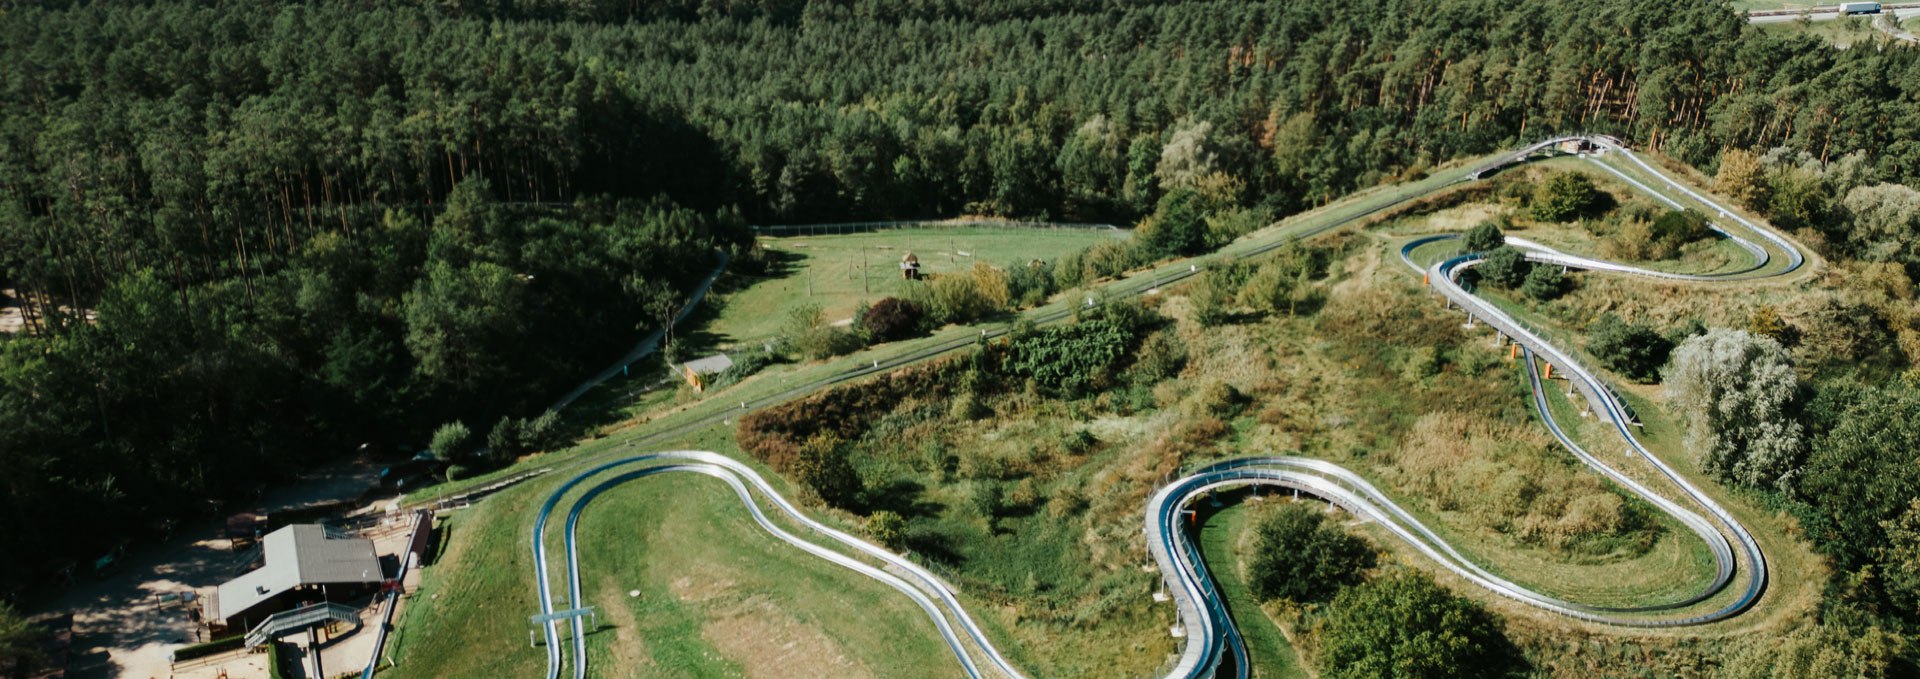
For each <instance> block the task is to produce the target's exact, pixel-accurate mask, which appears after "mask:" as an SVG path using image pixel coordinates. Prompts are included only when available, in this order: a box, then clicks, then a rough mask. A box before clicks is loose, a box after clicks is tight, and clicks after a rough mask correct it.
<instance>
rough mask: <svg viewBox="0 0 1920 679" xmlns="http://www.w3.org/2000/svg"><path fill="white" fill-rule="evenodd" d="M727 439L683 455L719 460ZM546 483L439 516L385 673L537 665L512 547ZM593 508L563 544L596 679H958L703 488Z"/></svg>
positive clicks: (527, 585)
mask: <svg viewBox="0 0 1920 679" xmlns="http://www.w3.org/2000/svg"><path fill="white" fill-rule="evenodd" d="M729 433H730V432H727V431H725V430H715V431H709V432H705V433H703V434H702V435H700V436H698V437H695V438H693V439H690V440H689V441H686V443H687V444H689V445H694V446H700V447H704V448H710V449H715V450H726V448H727V441H726V439H728V438H729V436H728V434H729ZM558 481H559V479H558V478H557V477H555V478H548V479H542V480H540V481H536V482H533V483H530V484H527V485H526V486H525V487H522V488H516V489H514V490H511V491H508V492H505V493H501V494H500V495H498V496H496V497H494V498H491V499H489V500H487V501H486V502H483V503H480V504H478V505H475V506H474V507H473V508H472V509H469V510H466V511H464V512H460V513H456V514H454V515H452V516H451V517H450V518H449V521H450V523H451V525H452V527H453V528H452V530H453V535H454V536H455V537H454V538H453V540H452V546H451V548H450V549H449V550H448V551H447V553H446V554H444V555H443V556H442V558H441V559H440V560H439V562H438V563H436V564H434V565H433V566H431V567H429V568H428V569H427V570H426V572H425V573H424V575H423V579H422V583H421V587H420V589H419V590H418V591H416V592H415V593H414V594H413V596H412V598H411V599H410V600H409V602H408V605H407V609H406V612H405V614H404V617H403V619H402V620H401V623H400V625H399V626H398V630H399V632H398V633H397V634H396V636H395V638H394V642H393V647H392V651H391V654H392V656H393V657H394V658H395V659H396V660H398V665H397V666H396V667H395V668H394V669H393V670H390V671H389V672H388V673H387V674H389V675H391V676H396V677H492V676H533V675H537V674H539V672H540V671H541V668H544V667H545V663H546V660H545V658H546V655H545V651H544V650H542V649H540V648H532V647H529V645H528V634H529V631H530V630H533V629H534V628H533V627H532V626H531V625H529V624H528V622H527V616H528V615H530V614H531V613H533V612H535V610H536V609H537V606H536V603H535V601H534V596H533V595H534V591H533V582H532V566H531V565H530V563H529V561H528V559H529V556H528V554H527V553H526V549H527V547H526V544H527V542H526V541H527V539H528V534H529V523H530V517H531V516H532V515H533V513H534V511H535V509H537V506H538V504H539V503H540V502H541V501H543V500H544V499H545V497H546V495H547V492H548V491H549V490H550V489H551V487H552V486H553V485H556V484H557V483H558ZM595 502H596V504H595V505H594V506H593V508H592V509H591V510H590V511H588V512H586V513H585V514H584V515H583V516H582V519H581V524H580V529H579V538H580V547H581V553H580V560H581V572H582V574H583V578H584V584H585V589H584V594H585V596H586V598H585V600H584V601H582V602H581V603H582V604H584V605H589V606H594V607H595V608H596V611H597V612H598V624H599V627H598V628H597V629H594V630H593V631H591V632H590V633H589V634H588V651H589V654H590V661H589V662H590V666H591V667H596V668H599V670H597V671H596V675H597V676H649V677H656V676H658V677H705V676H744V677H788V676H835V677H901V676H923V677H945V676H957V675H959V674H960V672H959V665H958V664H957V663H956V662H955V661H954V659H953V656H952V654H951V653H950V652H949V651H948V650H947V647H946V646H945V644H943V643H941V642H940V637H939V636H938V634H937V633H936V631H935V629H934V626H933V624H932V622H931V621H930V620H929V619H928V618H927V617H926V615H925V614H924V613H923V612H922V611H921V610H920V609H919V608H918V607H917V606H914V605H913V604H912V603H911V602H910V601H908V600H907V599H906V598H905V597H904V596H901V595H900V594H899V593H898V592H896V591H894V590H893V589H891V588H888V587H886V586H885V585H882V584H880V583H877V582H874V581H872V580H869V579H867V578H865V577H863V576H860V575H858V574H855V573H853V572H851V571H847V570H845V569H842V568H840V567H838V566H835V565H832V564H829V563H827V562H824V561H821V560H819V559H818V558H815V557H813V556H811V555H808V554H806V553H804V552H801V551H800V550H798V549H795V548H793V547H791V546H788V545H786V544H785V543H782V542H779V541H777V540H775V539H773V538H772V537H771V536H769V535H767V534H766V533H765V532H764V531H762V530H761V529H760V528H759V527H758V526H757V525H755V524H754V523H753V521H752V518H751V517H750V516H748V514H747V511H746V509H745V507H743V506H742V505H741V504H740V502H739V500H738V499H737V498H736V496H735V495H734V494H733V492H732V491H731V490H729V489H727V487H726V486H724V485H722V484H721V482H719V481H718V480H715V479H712V478H708V477H705V476H698V475H691V474H687V475H667V476H663V477H654V478H648V479H642V480H639V481H635V482H632V483H631V484H629V485H628V486H627V487H623V488H621V489H620V490H617V491H614V492H609V493H606V494H604V495H602V496H601V497H600V498H599V499H597V500H596V501H595ZM570 505H571V500H569V501H568V502H566V503H563V504H562V505H561V507H562V510H563V511H564V509H565V508H566V507H568V506H570ZM559 529H560V523H559V522H558V521H556V522H555V523H554V524H553V526H552V527H551V528H550V529H549V530H550V532H549V536H550V540H549V542H550V543H551V544H552V546H553V550H552V553H553V555H554V556H553V558H552V559H551V561H550V562H549V563H550V568H553V569H554V571H553V578H554V583H553V586H554V589H555V592H556V594H557V595H558V597H559V598H560V599H561V605H565V602H564V598H565V591H566V588H565V576H564V569H563V568H562V567H561V564H562V563H563V561H562V552H561V551H560V549H559V542H560V534H559V532H558V531H559ZM634 592H638V593H639V594H638V596H632V595H631V594H632V593H634ZM562 643H567V642H566V641H564V640H563V642H562ZM569 655H570V653H569Z"/></svg>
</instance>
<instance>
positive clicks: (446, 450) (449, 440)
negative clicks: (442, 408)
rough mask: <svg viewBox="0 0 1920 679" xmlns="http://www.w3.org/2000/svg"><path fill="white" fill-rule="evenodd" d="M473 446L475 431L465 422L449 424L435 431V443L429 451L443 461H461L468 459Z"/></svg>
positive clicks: (429, 447) (428, 446)
mask: <svg viewBox="0 0 1920 679" xmlns="http://www.w3.org/2000/svg"><path fill="white" fill-rule="evenodd" d="M472 444H473V431H472V430H470V429H467V425H466V424H465V423H463V422H448V423H446V424H443V425H440V428H439V429H435V430H433V442H432V443H429V444H428V445H427V449H428V450H431V451H433V454H434V455H436V456H439V458H440V459H442V460H459V459H462V458H464V457H466V455H467V452H468V450H469V448H470V446H472Z"/></svg>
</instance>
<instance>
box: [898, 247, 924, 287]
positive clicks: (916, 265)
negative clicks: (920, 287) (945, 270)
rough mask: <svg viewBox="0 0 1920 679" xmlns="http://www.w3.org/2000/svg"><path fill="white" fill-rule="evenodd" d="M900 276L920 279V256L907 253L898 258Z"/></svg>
mask: <svg viewBox="0 0 1920 679" xmlns="http://www.w3.org/2000/svg"><path fill="white" fill-rule="evenodd" d="M900 277H901V278H904V279H906V280H910V281H917V280H920V258H919V257H915V256H913V253H911V252H909V253H907V256H905V257H901V258H900Z"/></svg>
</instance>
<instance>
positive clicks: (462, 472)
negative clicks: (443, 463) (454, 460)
mask: <svg viewBox="0 0 1920 679" xmlns="http://www.w3.org/2000/svg"><path fill="white" fill-rule="evenodd" d="M469 476H473V470H472V469H470V468H468V467H467V466H466V465H464V464H451V465H447V480H448V481H459V480H460V479H464V478H467V477H469Z"/></svg>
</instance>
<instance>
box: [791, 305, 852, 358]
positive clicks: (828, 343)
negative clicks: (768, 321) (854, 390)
mask: <svg viewBox="0 0 1920 679" xmlns="http://www.w3.org/2000/svg"><path fill="white" fill-rule="evenodd" d="M780 339H781V340H782V341H783V342H784V343H785V344H786V345H787V346H788V347H790V348H791V349H792V351H793V352H794V353H796V354H799V356H800V357H801V358H804V359H821V358H827V357H830V356H839V355H841V354H846V353H851V352H853V351H857V350H859V349H860V346H861V341H860V336H859V335H856V334H854V333H853V331H851V330H849V329H847V328H843V327H840V326H837V325H833V324H831V323H828V322H827V319H826V316H824V315H823V314H822V313H821V311H820V305H818V304H805V305H801V306H798V307H795V308H794V309H793V310H791V311H788V312H787V322H786V323H785V324H783V325H782V326H781V328H780Z"/></svg>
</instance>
